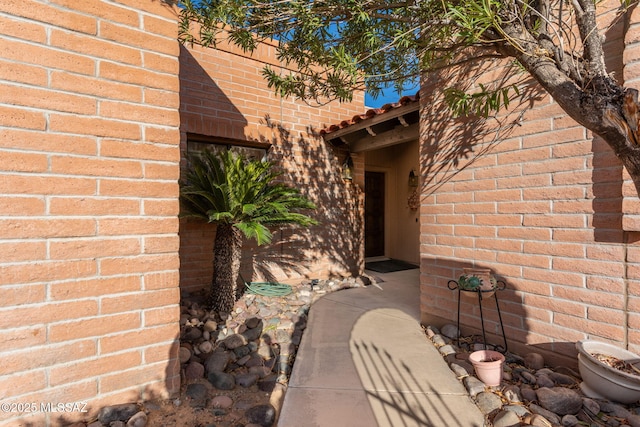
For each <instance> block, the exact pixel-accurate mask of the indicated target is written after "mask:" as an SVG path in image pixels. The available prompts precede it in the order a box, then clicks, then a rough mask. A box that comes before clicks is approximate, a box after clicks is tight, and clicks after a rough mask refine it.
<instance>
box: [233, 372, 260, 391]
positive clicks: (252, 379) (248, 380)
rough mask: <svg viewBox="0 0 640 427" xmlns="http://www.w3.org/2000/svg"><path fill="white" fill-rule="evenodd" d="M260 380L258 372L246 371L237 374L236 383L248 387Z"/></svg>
mask: <svg viewBox="0 0 640 427" xmlns="http://www.w3.org/2000/svg"><path fill="white" fill-rule="evenodd" d="M257 381H258V374H253V373H244V374H238V375H236V384H238V385H240V386H242V387H244V388H248V387H251V386H252V385H254V384H255V383H256V382H257Z"/></svg>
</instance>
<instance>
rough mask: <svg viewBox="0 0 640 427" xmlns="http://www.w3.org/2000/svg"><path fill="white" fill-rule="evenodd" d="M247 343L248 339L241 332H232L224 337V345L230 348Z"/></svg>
mask: <svg viewBox="0 0 640 427" xmlns="http://www.w3.org/2000/svg"><path fill="white" fill-rule="evenodd" d="M243 345H247V339H246V338H245V337H243V336H242V335H240V334H232V335H229V336H228V337H226V338H225V339H224V346H225V347H226V348H228V349H229V350H233V349H236V348H238V347H241V346H243Z"/></svg>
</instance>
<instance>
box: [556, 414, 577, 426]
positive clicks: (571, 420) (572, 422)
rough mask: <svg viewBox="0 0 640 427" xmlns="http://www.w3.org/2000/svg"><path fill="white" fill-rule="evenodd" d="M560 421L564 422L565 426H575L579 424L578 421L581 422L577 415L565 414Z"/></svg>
mask: <svg viewBox="0 0 640 427" xmlns="http://www.w3.org/2000/svg"><path fill="white" fill-rule="evenodd" d="M560 421H561V422H562V425H563V426H564V427H573V426H576V425H578V423H579V422H580V420H579V419H578V418H577V417H576V416H575V415H565V416H564V417H562V420H560Z"/></svg>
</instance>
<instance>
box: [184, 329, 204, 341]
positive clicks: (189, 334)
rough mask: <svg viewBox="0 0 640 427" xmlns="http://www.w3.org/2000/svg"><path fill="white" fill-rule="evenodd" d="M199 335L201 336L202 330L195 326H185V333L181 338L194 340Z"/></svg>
mask: <svg viewBox="0 0 640 427" xmlns="http://www.w3.org/2000/svg"><path fill="white" fill-rule="evenodd" d="M200 337H202V331H201V330H200V329H198V328H196V327H192V328H187V330H186V332H185V334H184V335H183V336H182V339H183V340H186V341H195V340H197V339H198V338H200Z"/></svg>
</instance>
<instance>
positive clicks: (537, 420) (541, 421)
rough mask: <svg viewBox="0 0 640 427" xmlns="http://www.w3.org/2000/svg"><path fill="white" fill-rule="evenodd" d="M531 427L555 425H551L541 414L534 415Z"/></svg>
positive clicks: (530, 422)
mask: <svg viewBox="0 0 640 427" xmlns="http://www.w3.org/2000/svg"><path fill="white" fill-rule="evenodd" d="M529 425H532V426H535V427H553V424H551V423H550V422H549V420H547V419H546V418H545V417H544V416H543V415H540V414H534V415H532V416H531V419H530V420H529Z"/></svg>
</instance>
